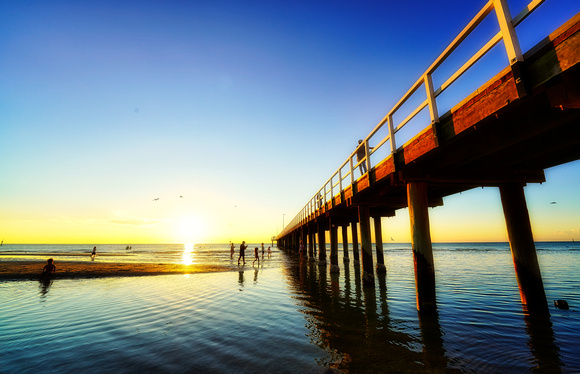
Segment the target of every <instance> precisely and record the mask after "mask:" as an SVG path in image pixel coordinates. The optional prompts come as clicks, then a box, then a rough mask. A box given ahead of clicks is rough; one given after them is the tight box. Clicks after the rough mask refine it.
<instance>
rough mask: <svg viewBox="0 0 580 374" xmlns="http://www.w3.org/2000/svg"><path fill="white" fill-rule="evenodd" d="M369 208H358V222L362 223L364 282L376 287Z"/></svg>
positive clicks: (361, 239)
mask: <svg viewBox="0 0 580 374" xmlns="http://www.w3.org/2000/svg"><path fill="white" fill-rule="evenodd" d="M370 219H371V218H370V215H369V208H368V207H366V206H359V207H358V220H359V222H360V241H361V247H362V251H361V253H362V265H363V266H362V268H363V274H362V280H363V284H364V285H367V286H374V285H375V275H374V270H373V247H372V238H371V222H370Z"/></svg>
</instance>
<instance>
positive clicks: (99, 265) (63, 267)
mask: <svg viewBox="0 0 580 374" xmlns="http://www.w3.org/2000/svg"><path fill="white" fill-rule="evenodd" d="M45 265H46V261H0V280H19V279H20V280H28V279H39V278H40V274H41V273H42V269H43V268H44V266H45ZM55 265H56V272H55V273H53V274H51V275H50V277H51V278H54V279H72V278H97V277H99V278H101V277H126V276H143V275H164V274H194V273H209V272H218V271H228V270H230V269H229V268H227V267H225V266H218V265H198V264H192V265H182V264H149V263H108V262H98V261H91V262H88V261H84V262H75V261H55Z"/></svg>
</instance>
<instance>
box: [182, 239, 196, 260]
mask: <svg viewBox="0 0 580 374" xmlns="http://www.w3.org/2000/svg"><path fill="white" fill-rule="evenodd" d="M193 256H194V252H193V244H191V243H187V244H184V245H183V256H182V258H181V263H182V264H183V265H192V264H193Z"/></svg>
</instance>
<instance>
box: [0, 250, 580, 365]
mask: <svg viewBox="0 0 580 374" xmlns="http://www.w3.org/2000/svg"><path fill="white" fill-rule="evenodd" d="M470 246H471V247H472V246H473V245H465V246H463V247H462V248H457V247H460V246H456V248H453V249H454V250H449V249H451V248H447V249H445V248H439V249H436V250H435V252H434V257H435V266H436V281H437V299H438V309H439V313H438V315H437V316H434V317H425V316H419V315H418V313H417V311H416V306H415V288H414V274H413V262H412V261H413V260H412V253H411V251H409V250H401V249H392V248H391V249H387V250H386V251H385V258H386V262H387V275H386V277H382V278H381V277H377V279H376V287H375V288H370V289H369V288H367V287H362V285H361V282H360V270H359V268H358V267H356V266H355V265H354V263H353V261H351V262H350V263H349V264H348V267H347V268H345V267H344V266H343V263H342V260H341V262H340V264H341V272H340V274H339V275H334V274H332V275H331V274H330V273H329V272H328V264H327V265H326V266H321V267H319V266H318V265H317V264H316V263H311V262H310V261H307V260H306V261H304V260H302V261H301V260H300V259H299V258H298V257H297V256H293V255H286V254H284V253H280V252H277V251H276V253H275V255H274V256H273V258H272V259H270V262H268V261H263V263H262V265H263V267H262V266H261V267H252V266H251V264H247V265H246V266H245V267H242V268H240V270H241V271H232V272H224V273H212V274H195V275H190V276H182V275H172V276H150V277H132V278H108V279H87V280H55V281H53V282H52V283H48V284H43V283H39V282H34V281H18V282H14V281H10V282H2V283H0V300H1V303H0V316H1V318H0V372H2V373H32V372H37V371H44V372H46V371H48V372H84V373H85V372H89V373H90V372H120V373H135V372H143V371H148V372H192V373H201V372H203V373H212V372H215V373H223V372H234V371H235V372H248V373H254V372H255V373H262V372H288V373H304V372H306V373H308V372H312V373H318V372H324V371H325V369H326V368H336V369H338V370H340V371H344V372H352V373H363V372H364V373H369V372H499V373H513V372H522V373H524V372H537V371H539V372H565V373H574V372H579V371H580V358H579V357H578V356H579V355H578V352H580V337H579V336H578V331H580V315H579V312H578V310H577V309H578V305H580V295H579V294H578V290H579V289H580V276H579V275H578V274H580V272H579V271H580V251H577V250H569V249H562V248H556V247H557V246H555V247H554V246H552V247H550V248H545V250H539V251H538V258H539V261H540V265H541V268H542V275H543V279H544V285H545V289H546V294H547V298H548V300H550V301H551V300H553V299H566V300H567V301H568V303H569V304H570V306H571V309H570V310H558V309H555V308H553V307H551V309H550V314H551V316H550V317H549V319H541V318H536V317H533V316H529V315H526V314H525V313H524V312H523V310H522V306H521V302H520V299H519V292H518V287H517V282H516V279H515V275H514V270H513V263H512V260H511V255H510V253H509V249H508V250H506V249H505V248H504V247H501V246H500V245H496V246H493V245H492V246H491V247H489V248H487V249H484V248H482V247H479V249H477V248H470ZM538 248H540V245H538ZM218 257H219V256H218ZM222 257H223V256H222ZM225 257H226V259H225V260H224V261H230V259H229V254H227V256H225Z"/></svg>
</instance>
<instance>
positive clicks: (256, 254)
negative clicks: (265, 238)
mask: <svg viewBox="0 0 580 374" xmlns="http://www.w3.org/2000/svg"><path fill="white" fill-rule="evenodd" d="M254 256H256V258H255V259H254V262H252V265H254V263H256V260H258V266H260V255H259V254H258V247H256V248H254Z"/></svg>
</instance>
